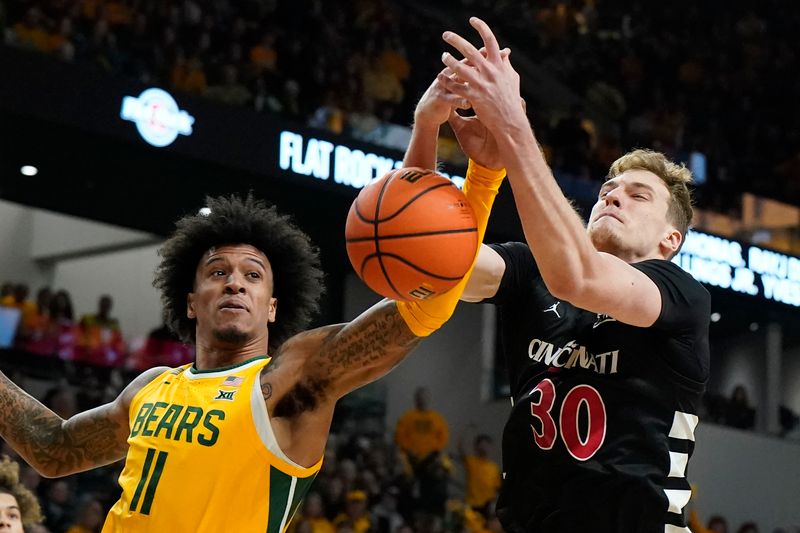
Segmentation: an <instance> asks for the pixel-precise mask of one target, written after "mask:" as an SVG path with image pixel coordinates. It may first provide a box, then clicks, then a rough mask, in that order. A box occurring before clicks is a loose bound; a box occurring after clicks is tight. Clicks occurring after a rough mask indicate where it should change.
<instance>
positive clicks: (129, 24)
mask: <svg viewBox="0 0 800 533" xmlns="http://www.w3.org/2000/svg"><path fill="white" fill-rule="evenodd" d="M402 13H403V10H402V7H401V6H398V5H395V4H393V3H389V2H387V1H386V0H378V1H373V0H359V1H349V2H336V3H331V2H322V1H321V0H291V1H287V0H250V1H245V2H228V1H209V0H167V1H156V0H82V1H79V2H68V1H63V0H62V1H55V2H42V1H38V0H33V1H29V0H16V1H11V2H9V3H8V14H7V19H6V24H5V42H6V43H8V44H10V45H13V46H17V47H24V48H31V49H35V50H39V51H41V52H45V53H49V54H53V55H56V56H58V57H60V58H62V59H64V60H66V61H74V62H82V63H88V64H93V65H95V66H96V67H97V68H99V69H102V70H104V71H107V72H109V73H113V74H120V75H124V76H127V77H130V78H133V79H135V80H137V81H139V82H141V83H146V84H156V85H159V86H162V87H167V88H171V89H174V90H176V91H181V92H185V93H194V94H198V95H202V96H205V97H207V98H209V99H212V100H215V101H218V102H221V103H223V104H229V105H237V106H250V107H253V108H254V109H255V110H257V111H269V112H273V113H278V114H280V115H283V116H285V117H287V118H290V119H293V120H296V121H302V122H308V121H310V122H311V123H312V124H313V125H315V126H318V127H324V128H328V129H330V130H332V131H335V132H337V133H345V134H348V135H351V136H355V137H362V138H363V137H366V136H368V135H369V134H374V130H376V129H381V125H382V124H386V125H388V124H391V123H392V122H393V121H397V120H399V121H401V122H405V121H408V120H409V118H410V117H411V112H410V110H411V109H413V103H414V102H415V100H416V98H417V97H418V96H419V95H418V94H416V92H415V89H416V88H417V87H419V86H420V84H421V82H420V80H419V79H418V77H419V76H420V75H424V76H425V77H426V78H427V77H430V76H431V75H432V74H431V73H432V72H435V71H434V70H431V68H425V65H426V63H420V61H419V58H422V57H427V65H431V64H433V65H434V67H433V68H435V64H436V62H437V61H438V58H437V57H430V54H429V53H427V50H426V47H427V46H428V45H429V43H428V42H426V38H425V35H428V36H430V39H435V38H436V37H437V32H438V31H437V30H436V29H435V28H434V27H432V28H431V29H430V31H425V30H424V29H423V28H422V27H420V24H421V22H422V21H419V20H412V19H409V18H407V17H404V16H402ZM410 35H414V38H413V39H410V38H409V36H410ZM412 63H413V64H414V65H415V68H414V69H413V71H412V68H411V65H412ZM409 89H411V90H409Z"/></svg>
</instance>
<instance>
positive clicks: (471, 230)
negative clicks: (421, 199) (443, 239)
mask: <svg viewBox="0 0 800 533" xmlns="http://www.w3.org/2000/svg"><path fill="white" fill-rule="evenodd" d="M477 232H478V228H462V229H442V230H436V231H425V232H419V233H397V234H394V235H380V236H378V237H351V238H349V239H347V238H346V239H345V242H347V243H354V242H366V241H372V240H378V241H383V240H388V239H406V238H414V237H436V236H438V235H447V234H452V233H477Z"/></svg>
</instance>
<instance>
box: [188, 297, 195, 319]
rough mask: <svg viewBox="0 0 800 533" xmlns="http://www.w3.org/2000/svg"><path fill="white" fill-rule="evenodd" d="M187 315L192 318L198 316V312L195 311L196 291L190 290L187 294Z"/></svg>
mask: <svg viewBox="0 0 800 533" xmlns="http://www.w3.org/2000/svg"><path fill="white" fill-rule="evenodd" d="M186 316H187V317H188V318H191V319H195V318H197V313H195V312H194V293H193V292H190V293H189V294H187V295H186Z"/></svg>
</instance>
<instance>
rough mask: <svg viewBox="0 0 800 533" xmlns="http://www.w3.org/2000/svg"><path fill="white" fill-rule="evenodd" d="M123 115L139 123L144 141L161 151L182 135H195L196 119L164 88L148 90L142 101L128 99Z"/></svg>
mask: <svg viewBox="0 0 800 533" xmlns="http://www.w3.org/2000/svg"><path fill="white" fill-rule="evenodd" d="M119 116H120V118H122V119H123V120H129V121H131V122H133V123H134V124H136V129H137V130H139V134H140V135H141V136H142V138H143V139H144V140H145V141H147V142H148V143H149V144H151V145H153V146H156V147H158V148H161V147H164V146H168V145H170V144H172V143H173V142H174V141H175V139H177V138H178V135H187V136H188V135H191V134H192V125H193V124H194V117H193V116H191V115H190V114H189V113H187V112H186V111H181V110H180V109H179V108H178V103H177V102H176V101H175V99H174V98H173V97H172V96H171V95H170V94H169V93H168V92H166V91H163V90H161V89H147V90H146V91H144V92H143V93H142V94H140V95H139V97H138V98H137V97H135V96H126V97H125V98H123V99H122V110H121V111H120V113H119Z"/></svg>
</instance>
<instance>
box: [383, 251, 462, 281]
mask: <svg viewBox="0 0 800 533" xmlns="http://www.w3.org/2000/svg"><path fill="white" fill-rule="evenodd" d="M380 255H381V256H383V257H390V258H392V259H395V260H397V261H400V262H401V263H403V264H404V265H406V266H409V267H411V268H413V269H414V270H416V271H417V272H420V273H422V274H425V275H426V276H428V277H431V278H436V279H441V280H443V281H459V280H461V279H462V278H463V277H464V276H463V275H462V276H442V275H440V274H434V273H433V272H428V271H427V270H425V269H423V268H421V267H418V266H417V265H415V264H414V263H412V262H411V261H409V260H408V259H405V258H404V257H403V256H402V255H397V254H392V253H387V252H381V253H380ZM387 279H388V278H387Z"/></svg>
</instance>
